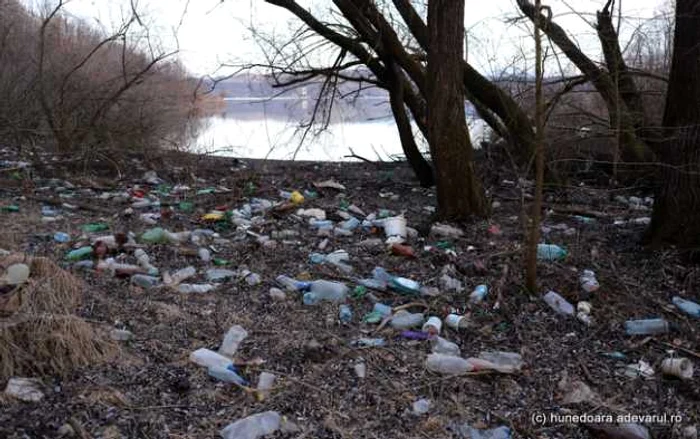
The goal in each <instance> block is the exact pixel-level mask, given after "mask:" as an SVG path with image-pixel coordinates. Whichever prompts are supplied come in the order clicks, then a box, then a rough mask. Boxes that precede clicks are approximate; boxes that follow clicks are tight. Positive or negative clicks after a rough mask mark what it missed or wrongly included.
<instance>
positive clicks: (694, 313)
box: [671, 296, 700, 319]
mask: <svg viewBox="0 0 700 439" xmlns="http://www.w3.org/2000/svg"><path fill="white" fill-rule="evenodd" d="M671 301H672V302H673V304H674V305H676V307H678V309H680V310H681V311H683V312H684V313H686V314H688V315H689V316H691V317H695V318H696V319H700V305H698V304H697V303H695V302H692V301H690V300H687V299H683V298H682V297H678V296H675V297H674V298H673V299H671Z"/></svg>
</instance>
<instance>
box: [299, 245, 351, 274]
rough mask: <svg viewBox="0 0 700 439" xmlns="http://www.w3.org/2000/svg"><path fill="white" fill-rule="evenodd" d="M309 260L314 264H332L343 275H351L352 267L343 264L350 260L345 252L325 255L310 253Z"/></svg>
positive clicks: (338, 251)
mask: <svg viewBox="0 0 700 439" xmlns="http://www.w3.org/2000/svg"><path fill="white" fill-rule="evenodd" d="M309 260H310V261H311V262H312V263H314V264H326V263H327V264H332V265H335V266H336V267H338V269H340V270H341V271H342V272H344V273H348V274H349V273H352V271H353V268H352V266H350V265H348V264H346V263H345V261H349V260H350V255H349V254H348V252H346V251H345V250H336V251H334V252H332V253H329V254H327V255H324V254H321V253H311V255H309Z"/></svg>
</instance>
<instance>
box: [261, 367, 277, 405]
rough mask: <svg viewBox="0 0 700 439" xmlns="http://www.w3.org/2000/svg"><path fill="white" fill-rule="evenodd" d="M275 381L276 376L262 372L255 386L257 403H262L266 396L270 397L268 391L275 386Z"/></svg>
mask: <svg viewBox="0 0 700 439" xmlns="http://www.w3.org/2000/svg"><path fill="white" fill-rule="evenodd" d="M276 379H277V375H275V374H274V373H270V372H262V373H261V374H260V376H259V377H258V386H257V389H256V390H257V391H258V393H257V396H258V401H262V400H264V399H266V398H267V397H268V396H270V391H271V390H272V387H273V386H274V385H275V380H276Z"/></svg>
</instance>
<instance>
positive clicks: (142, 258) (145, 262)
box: [134, 248, 158, 276]
mask: <svg viewBox="0 0 700 439" xmlns="http://www.w3.org/2000/svg"><path fill="white" fill-rule="evenodd" d="M134 256H135V257H136V260H137V261H139V265H140V266H141V267H143V268H144V269H145V270H146V271H147V272H148V274H150V275H151V276H156V275H158V269H157V268H156V267H154V266H153V265H152V264H151V258H150V257H148V254H147V253H146V252H145V251H143V249H140V248H137V249H136V250H135V251H134Z"/></svg>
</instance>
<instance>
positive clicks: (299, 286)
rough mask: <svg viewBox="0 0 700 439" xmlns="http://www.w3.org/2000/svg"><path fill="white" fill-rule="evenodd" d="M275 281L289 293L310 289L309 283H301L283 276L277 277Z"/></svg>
mask: <svg viewBox="0 0 700 439" xmlns="http://www.w3.org/2000/svg"><path fill="white" fill-rule="evenodd" d="M275 280H276V281H277V283H278V284H279V285H280V286H282V287H284V288H285V289H286V290H287V291H289V292H296V291H304V290H308V289H309V288H310V287H311V284H310V283H309V282H301V281H298V280H296V279H293V278H291V277H289V276H286V275H284V274H281V275H279V276H277V277H276V278H275Z"/></svg>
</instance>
